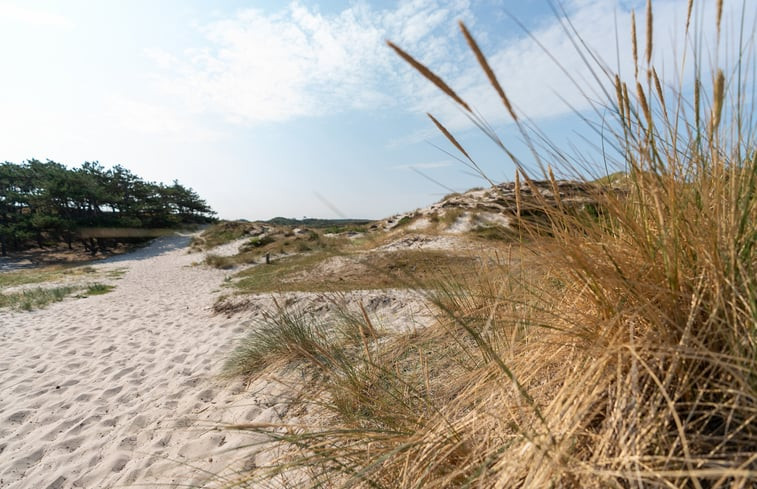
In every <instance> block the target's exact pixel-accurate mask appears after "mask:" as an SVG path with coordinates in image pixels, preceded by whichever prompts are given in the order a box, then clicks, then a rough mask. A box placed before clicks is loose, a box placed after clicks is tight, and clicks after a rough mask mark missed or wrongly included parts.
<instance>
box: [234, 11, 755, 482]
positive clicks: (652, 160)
mask: <svg viewBox="0 0 757 489" xmlns="http://www.w3.org/2000/svg"><path fill="white" fill-rule="evenodd" d="M693 4H694V2H689V4H688V10H687V15H686V18H685V19H681V25H682V28H684V29H685V30H686V39H687V43H686V46H685V47H684V49H685V55H683V53H681V59H680V63H681V67H680V69H679V70H678V71H679V72H680V73H691V78H689V77H679V78H676V80H673V81H671V82H663V81H662V80H660V79H659V78H658V72H657V70H656V68H655V67H654V66H653V65H652V64H651V60H652V56H651V52H652V49H653V43H652V29H653V11H652V7H651V2H648V4H647V11H646V36H647V38H646V42H643V43H639V42H638V41H637V39H636V28H635V19H634V20H633V21H632V26H633V28H632V41H633V42H632V50H633V53H632V55H633V63H634V69H633V70H630V73H633V75H632V76H631V78H630V79H625V78H623V77H622V76H621V75H620V74H618V73H615V72H614V71H612V70H610V69H609V68H608V67H607V65H606V64H603V63H599V62H598V63H597V65H596V66H595V65H591V66H590V67H591V68H592V69H593V73H594V75H595V76H596V77H597V79H598V80H600V81H601V83H602V87H603V89H600V90H598V91H597V93H599V94H604V97H605V98H604V99H602V100H599V101H598V100H593V101H592V106H593V107H598V112H599V113H600V114H604V117H603V120H602V121H601V128H602V130H601V131H599V130H598V131H597V137H598V138H604V139H603V140H602V141H601V142H602V143H604V144H599V143H597V144H596V146H597V147H600V146H606V147H608V148H614V149H612V150H610V151H606V152H605V153H603V154H602V156H603V158H602V159H601V160H600V161H601V163H600V162H598V163H597V165H596V167H597V168H600V167H601V168H605V164H606V163H608V165H611V164H613V163H614V166H615V168H614V169H617V170H618V171H622V172H623V175H619V176H618V175H616V176H617V177H618V178H616V176H613V175H612V173H611V172H610V171H608V172H607V174H606V175H605V176H604V177H605V178H606V179H607V185H597V186H595V187H594V188H595V191H594V195H592V201H593V202H596V205H595V206H594V207H593V212H590V213H588V214H587V213H583V212H582V213H576V212H575V211H574V210H572V209H570V208H569V207H568V206H566V205H563V203H562V202H561V201H560V196H559V192H553V195H554V196H555V199H554V201H549V202H548V201H547V200H546V198H543V197H540V196H541V195H542V194H541V193H540V192H538V191H537V189H536V188H535V187H534V183H533V182H534V180H535V179H536V177H537V173H538V172H541V175H538V176H539V177H540V178H541V179H542V180H546V181H549V182H552V185H553V186H554V187H555V188H557V181H556V179H555V177H554V171H555V170H559V171H560V172H561V173H568V174H572V175H574V176H575V177H576V178H578V179H581V180H584V181H587V180H596V179H597V178H602V177H601V176H599V175H594V176H586V175H585V168H586V161H585V159H584V158H583V157H581V156H578V157H575V158H574V157H573V156H571V153H570V152H568V151H565V152H559V153H556V150H557V148H556V147H555V146H554V145H547V146H546V147H548V148H549V151H547V154H546V155H541V154H540V153H539V151H538V148H544V147H545V145H544V144H543V143H544V141H543V139H542V134H541V133H539V132H538V131H535V130H534V129H533V128H532V126H531V125H530V123H529V122H526V121H527V119H526V117H525V116H524V115H523V114H520V113H519V112H518V111H517V110H516V108H515V107H516V106H514V105H513V104H512V103H511V102H510V100H509V98H508V96H507V94H506V91H505V89H504V88H503V87H502V85H501V83H500V81H499V80H498V79H497V77H496V75H495V73H494V71H493V70H492V69H491V67H490V66H489V64H488V61H487V59H486V57H485V56H484V54H483V53H482V51H481V49H480V48H479V46H478V44H477V43H476V42H475V40H474V38H473V36H472V35H471V33H470V32H469V31H468V30H467V29H466V28H465V26H464V25H462V24H461V28H462V32H463V36H464V38H465V39H466V42H467V43H468V45H469V46H470V48H471V50H472V52H473V55H474V56H475V58H476V60H477V61H478V63H479V64H480V65H481V67H482V69H483V71H484V74H485V75H486V77H487V79H488V80H489V82H490V83H491V84H492V86H493V88H494V90H495V91H496V93H497V95H498V96H499V98H500V100H501V102H502V104H503V110H504V112H505V113H506V114H507V115H508V116H509V117H510V119H511V120H512V122H513V125H514V127H515V129H516V130H517V131H519V133H520V135H521V136H522V138H523V140H524V141H525V142H526V144H527V146H529V148H530V149H531V150H532V151H530V158H533V160H534V161H531V162H529V164H526V160H524V159H521V158H519V157H518V156H517V155H516V154H515V152H514V151H513V150H511V149H510V148H509V147H508V146H507V145H506V144H505V143H504V142H503V141H502V140H501V139H499V138H498V136H497V135H496V133H494V131H493V130H492V129H491V126H490V125H488V124H487V123H486V121H484V120H483V119H481V117H480V116H479V115H478V114H477V113H476V112H475V111H473V110H472V109H471V107H470V106H469V105H468V104H467V103H466V102H465V101H464V100H463V98H462V97H461V95H459V94H458V93H457V92H455V91H454V90H453V89H452V88H451V87H450V86H449V85H447V84H446V83H445V82H444V81H443V80H442V79H441V78H440V77H439V76H437V75H436V74H434V73H433V72H432V71H431V70H430V69H429V68H428V67H426V66H424V65H422V64H421V63H420V62H418V61H417V60H415V59H414V58H413V57H412V56H411V55H410V54H408V53H407V52H405V51H403V50H402V49H400V48H399V47H397V46H396V45H394V44H390V46H391V47H392V48H393V49H395V51H397V53H398V54H399V55H400V56H401V57H402V58H403V59H405V60H406V61H408V62H409V63H410V65H411V66H413V67H414V68H415V69H416V70H418V71H419V72H420V73H421V74H422V75H423V76H425V77H426V78H427V79H429V80H430V81H431V82H432V83H434V84H435V85H436V86H437V87H439V88H440V89H441V90H442V91H443V92H444V93H445V94H446V95H448V96H449V97H450V98H451V99H452V100H453V101H454V102H455V103H457V104H458V105H459V106H460V108H461V110H463V111H464V112H466V113H467V114H468V115H469V116H470V117H471V119H472V120H473V121H474V122H476V123H477V125H478V126H479V127H480V128H481V129H482V130H483V131H484V132H485V133H486V134H487V135H488V136H490V137H491V138H492V139H493V140H494V142H495V143H496V144H497V145H498V146H499V147H500V148H502V149H503V151H504V153H505V155H506V156H507V157H508V158H510V161H511V162H512V163H513V164H514V165H515V167H516V168H517V173H516V175H517V179H518V180H519V181H520V184H521V185H522V186H523V187H524V188H530V187H534V188H533V189H532V190H533V191H532V194H533V195H534V199H535V203H533V204H532V205H535V206H538V207H539V209H538V210H539V212H540V214H541V215H543V216H544V219H540V220H539V221H538V222H537V221H529V220H528V219H521V220H520V223H519V226H518V229H519V232H522V233H523V243H522V244H521V246H522V247H524V248H528V250H529V254H523V253H521V254H520V255H519V257H520V258H519V260H517V261H512V260H509V259H508V260H504V261H502V262H498V261H496V260H494V261H491V260H481V261H478V262H474V263H472V264H471V265H470V268H471V270H472V271H473V272H474V273H471V274H469V275H467V276H465V279H464V280H461V279H460V278H459V277H453V280H448V281H447V282H446V283H447V285H446V286H443V287H437V288H435V289H434V290H433V293H430V294H429V300H430V301H431V302H433V303H434V304H435V305H436V307H437V308H438V309H439V310H440V311H441V312H442V314H441V315H440V318H439V321H438V324H436V325H435V326H432V327H429V328H427V329H426V330H424V331H421V332H414V333H398V334H396V335H394V336H391V337H382V338H375V337H370V336H362V341H361V342H360V344H358V345H354V343H353V344H352V345H350V346H349V347H345V346H344V345H343V344H341V343H339V342H336V341H332V340H331V338H330V337H328V335H326V336H322V335H321V333H320V331H319V330H317V329H312V328H314V326H310V327H311V329H309V330H307V334H306V335H305V336H306V337H307V338H308V341H310V342H309V343H308V342H304V343H296V344H298V345H303V347H305V348H312V350H308V351H302V352H298V355H299V358H301V359H303V360H304V361H307V362H310V363H311V364H312V365H313V366H317V368H318V371H319V375H318V376H310V377H308V378H307V381H306V382H304V384H305V385H307V386H308V389H310V390H309V392H313V393H314V395H313V397H312V398H311V401H312V405H313V406H314V409H316V410H320V413H321V414H322V415H321V416H320V417H319V418H318V419H317V420H315V421H313V423H312V424H311V425H309V426H302V425H298V426H292V427H290V428H289V429H288V431H287V435H286V436H283V437H282V436H281V431H280V430H279V431H275V432H274V431H271V430H266V429H265V427H259V426H257V427H248V429H250V430H253V431H257V432H263V433H267V434H269V435H270V436H271V437H272V438H273V439H274V440H277V441H278V442H280V443H281V444H282V446H284V447H289V449H290V450H289V452H285V453H284V454H283V455H282V457H281V458H280V460H279V461H278V463H277V464H276V467H275V470H273V469H271V467H268V468H266V469H265V470H261V471H255V470H253V471H252V472H251V473H250V474H249V476H246V477H245V479H244V480H245V481H247V480H255V478H256V477H268V476H270V475H272V474H273V475H276V474H281V473H282V472H286V471H288V470H303V469H308V470H309V475H310V478H311V481H312V486H313V487H438V488H447V487H502V488H505V487H507V488H509V487H520V488H543V487H565V488H584V487H616V488H630V487H639V488H641V487H644V488H646V487H659V488H663V487H665V488H697V489H699V488H725V487H739V488H746V487H754V485H755V484H756V483H757V380H756V379H757V374H756V372H757V328H756V327H755V325H757V141H756V140H755V136H756V135H757V130H756V129H757V127H755V120H754V114H753V100H754V95H755V83H754V82H755V80H754V74H755V71H754V70H755V66H754V62H755V61H754V56H753V54H754V47H755V46H754V41H755V32H754V25H755V24H754V22H753V19H749V18H748V19H747V21H746V22H744V23H743V24H741V26H740V27H738V29H740V31H738V32H736V35H735V36H733V37H735V38H736V40H735V41H733V42H731V41H730V40H729V48H728V52H729V53H733V52H735V53H737V54H736V55H735V56H730V57H728V58H727V61H729V62H730V63H731V64H730V65H721V64H718V63H719V62H720V59H719V58H718V56H711V55H712V54H713V53H718V52H720V49H721V45H720V42H721V40H720V39H721V37H724V36H725V34H724V32H725V31H723V32H721V25H720V22H721V20H720V19H721V15H720V13H719V12H721V10H722V2H720V1H719V2H717V11H718V14H717V15H716V16H715V19H714V20H715V22H716V23H717V36H716V37H714V38H713V40H712V42H713V43H714V45H712V46H709V47H707V48H706V49H705V48H703V47H702V46H701V44H700V43H699V41H700V40H701V39H703V37H701V36H700V35H699V34H697V32H696V31H695V28H698V27H699V25H698V21H695V22H691V21H692V12H693ZM744 5H746V4H744ZM747 13H748V12H743V14H744V15H746V14H747ZM632 19H633V17H632ZM563 25H564V26H565V28H566V30H567V31H568V32H569V33H570V34H571V36H573V39H574V40H575V41H576V42H575V46H576V49H579V50H580V51H581V53H582V55H583V56H584V59H587V60H591V59H595V58H594V56H595V55H594V53H593V52H591V51H590V50H589V48H586V47H585V46H584V45H583V44H582V42H581V41H582V40H581V37H580V33H575V32H573V31H572V30H571V27H570V24H563ZM750 29H751V30H750ZM640 44H641V45H642V46H643V48H642V49H643V53H640V52H639V45H640ZM692 59H693V60H695V62H694V63H693V65H694V67H693V70H690V69H689V64H688V63H690V62H691V60H692ZM705 59H707V60H709V61H710V62H711V63H712V66H711V67H710V68H709V72H705V70H704V60H705ZM689 80H691V81H689ZM582 117H583V116H582ZM583 118H584V119H586V118H585V117H583ZM433 122H434V124H435V125H436V126H437V127H438V128H439V129H440V130H442V133H443V134H444V136H445V137H446V138H448V139H449V140H450V144H452V145H453V146H455V147H456V148H457V149H458V150H459V151H460V153H461V154H462V156H463V158H464V159H466V160H470V163H471V165H472V166H473V168H476V169H477V168H478V166H477V165H475V162H473V161H472V160H471V158H470V156H469V153H468V152H467V151H466V150H465V149H464V147H463V146H462V143H461V142H460V141H459V140H457V139H456V138H455V137H454V136H453V135H452V134H451V133H450V132H449V131H448V130H446V129H445V128H444V126H443V125H442V123H441V122H440V121H438V120H437V119H435V118H434V119H433ZM588 123H589V124H592V122H591V121H589V122H588ZM592 127H594V128H598V127H599V125H597V126H592ZM555 156H557V157H555ZM558 162H559V164H560V165H561V167H560V168H558V167H557V163H558ZM551 163H552V164H554V166H555V168H554V169H553V168H552V166H551V165H550V164H551ZM532 168H537V170H532ZM579 169H584V171H579ZM595 173H599V172H598V171H597V172H595ZM618 180H622V185H621V187H622V188H621V190H622V191H608V188H609V187H610V186H613V185H615V183H617V181H618ZM600 183H602V182H600ZM517 188H520V187H519V186H518V185H516V189H517ZM613 188H614V187H613ZM516 198H518V195H517V194H516ZM518 209H519V210H518V212H517V213H516V216H515V217H516V219H518V218H519V217H521V216H520V204H519V206H518ZM271 334H273V333H271ZM311 340H312V341H311ZM285 341H288V342H293V341H294V340H290V339H287V340H285ZM298 341H299V340H298ZM322 352H328V355H327V356H326V357H325V358H329V359H332V358H346V359H348V360H349V362H346V361H343V362H340V361H331V360H328V361H324V360H323V358H321V357H319V356H318V355H320V354H321V353H322ZM346 365H348V366H346ZM246 373H251V372H246ZM279 428H280V427H279Z"/></svg>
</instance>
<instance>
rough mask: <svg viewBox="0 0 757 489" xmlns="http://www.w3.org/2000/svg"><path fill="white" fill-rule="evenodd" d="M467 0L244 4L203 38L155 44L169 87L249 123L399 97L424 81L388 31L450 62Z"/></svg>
mask: <svg viewBox="0 0 757 489" xmlns="http://www.w3.org/2000/svg"><path fill="white" fill-rule="evenodd" d="M459 18H467V19H472V15H471V13H470V9H469V4H468V1H467V0H458V1H454V2H443V1H441V0H413V1H411V2H404V3H403V4H402V6H400V7H399V8H398V9H396V10H377V9H373V8H371V7H369V6H368V5H366V4H363V3H358V4H355V5H353V6H351V7H349V8H346V9H345V10H343V11H341V12H340V13H338V14H336V15H329V16H327V15H324V14H321V13H320V12H319V11H318V10H317V9H316V8H311V7H308V6H305V5H303V4H300V3H297V2H294V3H292V4H290V5H289V6H288V7H287V8H286V9H284V10H281V11H279V12H277V13H273V14H270V13H264V12H263V11H260V10H243V11H240V12H238V13H236V14H235V15H234V16H233V17H230V18H227V19H224V20H219V21H216V22H213V23H211V24H208V25H205V26H204V27H202V28H201V31H202V33H203V35H204V36H205V38H206V40H207V45H206V46H204V47H200V48H196V49H192V50H187V51H185V52H183V53H166V52H161V51H159V50H150V51H149V53H148V55H149V56H150V57H151V58H152V59H153V60H155V61H156V64H159V66H160V67H161V69H164V70H165V69H169V73H170V74H169V75H166V74H163V75H161V76H159V77H158V78H157V80H158V83H159V84H160V85H161V86H162V87H163V89H164V90H165V91H166V92H167V93H170V94H173V95H179V96H180V97H182V98H184V99H185V100H186V101H187V102H188V103H190V104H191V105H193V106H194V107H195V108H197V109H198V110H204V111H212V112H217V113H221V114H224V115H226V116H227V117H228V118H229V119H231V120H233V121H237V122H242V123H260V122H271V121H286V120H289V119H293V118H297V117H302V116H319V115H326V114H333V113H338V112H341V111H345V110H353V109H375V108H378V107H387V106H394V105H396V104H397V103H398V99H397V95H402V94H406V93H412V92H413V89H412V87H413V86H415V85H417V84H418V83H417V81H415V80H414V79H413V78H410V77H408V74H407V72H398V70H397V69H396V66H397V64H398V60H396V59H395V57H394V56H393V54H392V53H390V52H389V50H388V49H387V48H386V47H385V44H384V41H385V40H386V39H387V38H391V39H395V40H396V41H397V42H401V43H403V45H407V46H410V47H411V48H416V49H418V50H420V49H421V48H422V49H423V51H424V58H426V59H428V60H436V61H439V62H442V61H443V60H444V57H445V55H446V54H447V45H448V39H449V38H450V32H451V31H452V30H453V29H454V22H455V20H456V19H459Z"/></svg>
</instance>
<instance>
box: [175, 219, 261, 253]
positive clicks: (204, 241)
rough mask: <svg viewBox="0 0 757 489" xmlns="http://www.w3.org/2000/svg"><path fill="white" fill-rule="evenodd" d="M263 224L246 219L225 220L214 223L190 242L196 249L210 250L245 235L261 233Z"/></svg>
mask: <svg viewBox="0 0 757 489" xmlns="http://www.w3.org/2000/svg"><path fill="white" fill-rule="evenodd" d="M262 232H263V230H262V229H261V226H259V225H257V224H255V223H251V222H245V221H223V222H219V223H216V224H213V225H212V226H210V227H209V228H208V229H206V230H204V231H203V232H202V233H201V234H200V235H199V236H197V237H195V238H193V239H192V243H191V244H190V246H191V248H192V249H195V250H209V249H211V248H215V247H216V246H220V245H223V244H226V243H230V242H231V241H234V240H237V239H240V238H243V237H245V236H249V235H254V234H260V233H262Z"/></svg>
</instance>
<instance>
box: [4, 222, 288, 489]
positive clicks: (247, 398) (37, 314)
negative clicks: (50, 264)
mask: <svg viewBox="0 0 757 489" xmlns="http://www.w3.org/2000/svg"><path fill="white" fill-rule="evenodd" d="M189 239H190V238H189V236H174V237H168V238H161V239H159V240H156V241H155V242H154V243H153V244H152V245H151V246H149V247H147V248H145V249H142V250H139V251H137V252H135V253H132V254H130V255H125V256H119V257H115V258H113V259H111V260H110V261H109V262H107V263H104V264H101V265H97V266H96V268H98V269H100V270H103V269H104V270H108V269H123V268H125V269H126V270H127V271H126V273H125V274H124V276H123V278H122V279H121V280H118V281H117V282H116V284H117V286H116V288H115V290H114V291H113V292H111V293H108V294H105V295H100V296H92V297H88V298H85V299H67V300H65V301H64V302H61V303H57V304H53V305H52V306H50V307H49V308H47V309H43V310H37V311H33V312H17V311H10V310H0V487H2V488H8V489H20V488H35V489H36V488H41V489H45V488H50V489H65V488H72V487H83V488H106V487H115V486H124V485H126V486H129V485H132V484H133V485H139V486H140V487H155V486H157V484H158V483H165V484H168V486H169V487H174V484H192V483H195V482H196V481H198V480H203V479H207V478H208V475H209V474H208V473H204V472H202V471H200V470H193V469H192V468H191V467H189V466H188V465H186V464H190V465H192V466H197V467H199V468H201V469H202V470H207V471H209V472H210V473H222V472H223V471H224V469H227V468H228V467H227V466H229V465H230V464H231V463H232V461H233V460H234V458H235V456H233V455H229V454H227V455H226V456H218V455H217V454H218V452H221V451H225V450H227V449H229V448H233V447H234V446H236V445H239V444H241V443H249V442H250V441H251V440H250V439H249V436H248V435H241V434H240V435H235V434H234V433H230V432H226V431H220V430H218V428H217V425H216V422H217V421H225V422H230V423H239V422H271V421H275V420H277V419H278V414H277V411H276V409H275V408H276V405H277V401H276V399H275V396H276V394H277V392H279V391H280V389H278V388H277V386H276V385H275V383H270V382H269V383H268V384H266V385H258V386H257V390H256V392H255V393H254V394H251V393H250V391H249V390H246V389H245V388H244V386H242V385H241V384H239V383H236V384H230V383H228V382H224V381H222V380H221V379H220V378H219V377H218V373H219V372H220V368H221V365H222V362H223V360H224V358H225V355H226V353H227V352H228V351H229V350H230V349H231V348H232V347H233V343H234V340H235V339H236V338H238V337H239V336H240V334H241V333H242V332H243V330H244V328H245V322H244V320H243V319H240V318H239V317H237V318H235V319H227V318H225V317H223V316H214V315H213V314H212V311H211V306H212V304H213V302H214V300H215V298H216V296H217V293H218V292H219V291H220V285H221V283H222V282H223V279H224V277H225V275H226V272H223V271H219V270H214V269H210V268H208V267H204V266H193V262H197V261H201V260H202V256H201V255H198V254H187V252H186V249H185V246H186V245H187V244H188V242H189ZM234 251H235V247H234V244H232V245H230V246H227V247H226V249H215V250H214V253H232V252H234ZM247 463H250V461H249V459H248V461H247Z"/></svg>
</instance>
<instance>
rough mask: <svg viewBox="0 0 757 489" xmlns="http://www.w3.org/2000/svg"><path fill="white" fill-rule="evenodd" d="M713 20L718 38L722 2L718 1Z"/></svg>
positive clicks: (721, 17) (721, 16)
mask: <svg viewBox="0 0 757 489" xmlns="http://www.w3.org/2000/svg"><path fill="white" fill-rule="evenodd" d="M715 19H716V20H715V25H717V28H718V37H720V21H721V20H722V19H723V0H718V3H717V14H716V16H715Z"/></svg>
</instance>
